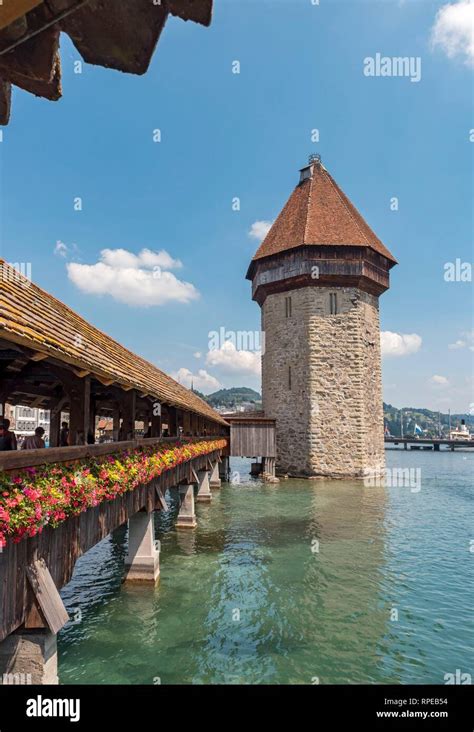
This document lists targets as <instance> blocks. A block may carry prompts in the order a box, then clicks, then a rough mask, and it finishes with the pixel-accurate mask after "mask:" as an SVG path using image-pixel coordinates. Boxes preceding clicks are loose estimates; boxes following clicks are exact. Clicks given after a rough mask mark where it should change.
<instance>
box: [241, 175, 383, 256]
mask: <svg viewBox="0 0 474 732" xmlns="http://www.w3.org/2000/svg"><path fill="white" fill-rule="evenodd" d="M303 170H308V172H309V175H308V177H306V178H304V179H303V180H302V181H301V182H300V183H299V184H298V185H297V186H296V188H295V189H294V191H293V193H292V194H291V196H290V198H289V199H288V201H287V202H286V204H285V206H284V207H283V209H282V211H281V213H280V214H279V216H278V217H277V219H276V220H275V222H274V224H273V226H272V227H271V229H270V231H269V232H268V234H267V236H266V237H265V239H264V240H263V242H262V243H261V245H260V247H259V249H258V250H257V252H256V254H255V256H254V258H253V261H255V260H257V259H262V258H263V257H269V256H271V255H274V254H280V253H281V252H285V251H288V250H289V249H294V248H296V247H300V246H304V245H315V246H319V245H324V246H331V245H337V246H363V247H369V248H370V249H373V250H374V251H376V252H378V253H379V254H381V255H382V256H384V257H386V258H387V259H388V260H389V262H390V263H391V265H393V264H396V263H397V260H396V259H395V258H394V257H393V255H392V254H391V253H390V252H389V250H388V249H387V248H386V247H385V245H384V244H382V242H381V241H380V239H379V238H378V237H377V236H376V235H375V234H374V232H373V231H372V229H371V228H370V226H369V225H368V224H367V222H366V221H365V220H364V218H363V217H362V216H361V214H360V213H359V212H358V210H357V209H356V207H355V206H354V205H353V203H351V201H350V200H349V199H348V198H347V196H346V195H345V193H344V192H343V191H342V190H341V189H340V188H339V186H338V185H337V183H336V181H335V180H334V178H332V176H331V175H330V174H329V173H328V171H327V170H326V168H325V167H324V165H322V164H321V163H320V162H317V163H314V164H312V165H309V166H308V168H306V169H303Z"/></svg>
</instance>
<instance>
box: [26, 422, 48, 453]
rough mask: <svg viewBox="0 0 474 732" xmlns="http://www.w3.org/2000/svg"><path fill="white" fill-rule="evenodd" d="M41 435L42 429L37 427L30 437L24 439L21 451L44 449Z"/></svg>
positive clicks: (42, 433)
mask: <svg viewBox="0 0 474 732" xmlns="http://www.w3.org/2000/svg"><path fill="white" fill-rule="evenodd" d="M43 435H44V429H43V428H42V427H37V428H36V429H35V434H34V435H30V436H29V437H26V438H25V439H24V441H23V445H22V446H21V449H22V450H40V449H42V448H44V447H46V445H45V442H44V440H43Z"/></svg>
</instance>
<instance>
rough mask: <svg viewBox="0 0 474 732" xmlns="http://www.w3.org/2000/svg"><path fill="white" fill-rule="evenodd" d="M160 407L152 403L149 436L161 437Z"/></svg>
mask: <svg viewBox="0 0 474 732" xmlns="http://www.w3.org/2000/svg"><path fill="white" fill-rule="evenodd" d="M161 429H162V428H161V406H160V404H159V402H153V404H152V411H151V436H152V437H161Z"/></svg>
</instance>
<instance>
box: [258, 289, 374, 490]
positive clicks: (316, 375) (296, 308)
mask: <svg viewBox="0 0 474 732" xmlns="http://www.w3.org/2000/svg"><path fill="white" fill-rule="evenodd" d="M334 295H335V296H336V297H335V300H332V299H331V298H332V297H333V296H334ZM288 298H291V305H290V306H289V305H288ZM335 303H336V304H335ZM334 310H336V313H335V314H334ZM262 329H263V330H264V331H265V344H266V347H265V353H264V355H263V358H262V391H263V407H264V411H265V416H267V417H270V418H274V419H276V436H277V461H276V470H277V474H284V473H287V474H288V475H290V476H295V477H297V476H301V477H327V478H341V479H342V478H354V477H355V478H362V477H363V476H364V471H366V470H368V469H376V470H383V468H384V441H383V405H382V382H381V354H380V331H379V313H378V297H377V296H375V295H371V294H368V293H366V292H364V291H362V290H360V289H358V288H356V287H342V286H334V287H318V286H314V285H312V286H308V287H301V288H298V289H288V290H286V291H284V292H279V293H273V294H269V295H268V296H267V297H266V299H265V302H264V303H263V305H262Z"/></svg>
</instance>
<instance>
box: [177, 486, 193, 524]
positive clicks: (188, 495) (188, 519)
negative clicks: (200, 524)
mask: <svg viewBox="0 0 474 732" xmlns="http://www.w3.org/2000/svg"><path fill="white" fill-rule="evenodd" d="M179 498H180V502H181V506H180V509H179V513H178V520H177V521H176V528H177V529H195V528H196V526H197V521H196V514H195V511H194V485H192V484H191V485H180V486H179Z"/></svg>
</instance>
